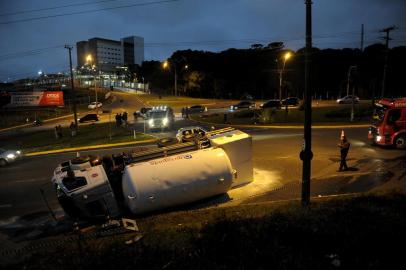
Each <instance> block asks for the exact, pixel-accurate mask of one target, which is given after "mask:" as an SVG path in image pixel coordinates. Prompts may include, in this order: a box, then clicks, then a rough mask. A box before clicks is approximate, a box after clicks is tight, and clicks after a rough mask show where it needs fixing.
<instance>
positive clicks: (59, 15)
mask: <svg viewBox="0 0 406 270" xmlns="http://www.w3.org/2000/svg"><path fill="white" fill-rule="evenodd" d="M178 1H181V0H161V1H153V2H144V3H137V4H131V5H121V6H115V7H107V8H99V9H90V10H84V11H76V12H70V13H62V14H55V15H47V16H40V17H33V18H26V19H18V20H12V21H4V22H0V24H12V23H19V22H28V21H37V20H42V19H49V18H56V17H64V16H71V15H79V14H86V13H95V12H100V11H105V10H114V9H121V8H129V7H138V6H150V5H158V4H165V3H171V2H178Z"/></svg>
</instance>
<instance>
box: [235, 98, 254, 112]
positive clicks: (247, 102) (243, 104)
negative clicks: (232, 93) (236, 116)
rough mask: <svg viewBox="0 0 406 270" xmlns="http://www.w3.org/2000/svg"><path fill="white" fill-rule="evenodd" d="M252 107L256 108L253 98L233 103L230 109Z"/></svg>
mask: <svg viewBox="0 0 406 270" xmlns="http://www.w3.org/2000/svg"><path fill="white" fill-rule="evenodd" d="M251 108H255V102H253V101H251V100H244V101H240V102H238V103H237V104H234V105H231V107H230V109H231V110H232V111H234V110H239V109H251Z"/></svg>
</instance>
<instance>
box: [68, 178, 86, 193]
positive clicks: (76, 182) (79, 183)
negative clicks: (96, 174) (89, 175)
mask: <svg viewBox="0 0 406 270" xmlns="http://www.w3.org/2000/svg"><path fill="white" fill-rule="evenodd" d="M62 183H63V185H64V186H65V187H66V189H67V190H69V191H71V190H74V189H76V188H80V187H83V186H86V185H87V181H86V178H84V177H69V176H67V177H65V178H63V179H62Z"/></svg>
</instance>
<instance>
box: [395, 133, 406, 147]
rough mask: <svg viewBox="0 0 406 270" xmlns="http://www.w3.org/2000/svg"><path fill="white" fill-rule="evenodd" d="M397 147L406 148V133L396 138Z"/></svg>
mask: <svg viewBox="0 0 406 270" xmlns="http://www.w3.org/2000/svg"><path fill="white" fill-rule="evenodd" d="M395 147H396V148H397V149H406V135H400V136H399V137H397V138H396V139H395Z"/></svg>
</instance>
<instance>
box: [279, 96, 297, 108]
mask: <svg viewBox="0 0 406 270" xmlns="http://www.w3.org/2000/svg"><path fill="white" fill-rule="evenodd" d="M299 103H300V99H299V98H298V97H288V98H286V99H284V100H282V105H283V106H286V105H288V106H289V105H291V106H297V105H299Z"/></svg>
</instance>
